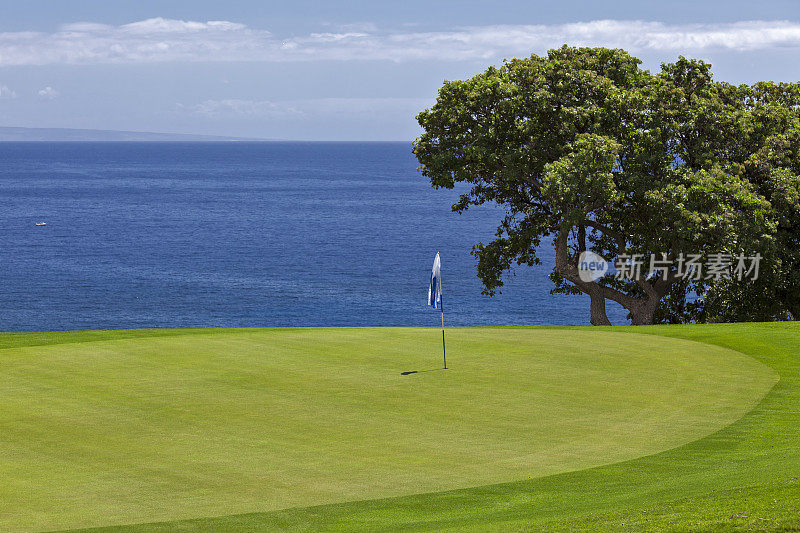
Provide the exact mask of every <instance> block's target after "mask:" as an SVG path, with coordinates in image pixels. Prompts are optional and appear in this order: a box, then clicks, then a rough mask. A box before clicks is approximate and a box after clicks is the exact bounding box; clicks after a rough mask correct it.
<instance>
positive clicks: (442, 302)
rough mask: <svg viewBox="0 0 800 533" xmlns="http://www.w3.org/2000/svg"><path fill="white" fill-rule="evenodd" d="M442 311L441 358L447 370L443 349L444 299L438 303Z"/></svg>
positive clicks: (445, 352) (445, 354)
mask: <svg viewBox="0 0 800 533" xmlns="http://www.w3.org/2000/svg"><path fill="white" fill-rule="evenodd" d="M439 306H440V307H441V310H442V358H443V359H444V369H445V370H447V350H446V349H445V347H444V297H442V298H441V300H440V301H439Z"/></svg>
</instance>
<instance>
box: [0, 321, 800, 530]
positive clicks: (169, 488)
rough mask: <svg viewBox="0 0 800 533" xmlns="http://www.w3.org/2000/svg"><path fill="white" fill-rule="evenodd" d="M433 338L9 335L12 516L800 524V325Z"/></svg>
mask: <svg viewBox="0 0 800 533" xmlns="http://www.w3.org/2000/svg"><path fill="white" fill-rule="evenodd" d="M439 342H440V337H439V336H438V333H437V331H436V330H430V329H413V328H409V329H405V328H388V329H384V328H363V329H358V328H354V329H351V328H333V329H253V330H250V329H248V330H146V331H145V330H142V331H119V332H71V333H56V334H42V333H39V334H2V335H0V365H2V372H0V530H3V531H5V530H11V531H13V530H56V529H62V530H66V529H77V528H87V527H95V526H109V527H108V528H107V530H110V531H111V530H113V531H196V530H202V531H224V530H232V529H235V530H259V529H261V530H274V529H296V530H308V531H317V530H336V529H348V530H351V529H363V530H371V531H372V530H380V529H417V530H446V529H451V530H469V529H472V530H479V531H484V530H497V531H507V530H531V529H534V530H542V529H550V530H564V529H577V530H586V531H599V530H626V529H627V530H643V529H644V530H646V529H653V530H661V529H674V530H708V529H725V528H728V529H730V530H738V529H753V530H781V528H783V530H792V528H798V529H800V519H798V518H797V516H798V514H800V511H799V509H800V483H798V479H797V476H800V415H798V412H799V411H798V408H800V353H798V352H800V328H798V327H796V326H795V325H794V324H754V325H716V326H687V327H647V328H645V327H639V328H614V329H610V328H609V329H599V328H595V329H582V328H575V329H565V328H554V329H547V328H463V329H452V330H450V333H449V344H448V348H449V353H450V354H451V357H450V361H449V363H450V365H451V366H452V368H450V369H448V370H447V371H444V370H436V368H437V366H438V357H439V351H438V350H439V344H438V343H439ZM405 370H431V371H430V372H420V373H418V374H412V375H409V376H401V375H400V372H401V371H405ZM122 524H133V525H128V526H125V525H122ZM136 524H139V525H136Z"/></svg>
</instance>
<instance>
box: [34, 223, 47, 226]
mask: <svg viewBox="0 0 800 533" xmlns="http://www.w3.org/2000/svg"><path fill="white" fill-rule="evenodd" d="M36 225H37V226H46V225H47V222H37V223H36Z"/></svg>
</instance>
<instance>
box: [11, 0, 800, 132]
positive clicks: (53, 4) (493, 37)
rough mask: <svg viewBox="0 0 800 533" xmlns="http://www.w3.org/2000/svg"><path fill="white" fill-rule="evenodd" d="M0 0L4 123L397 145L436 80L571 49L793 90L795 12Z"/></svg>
mask: <svg viewBox="0 0 800 533" xmlns="http://www.w3.org/2000/svg"><path fill="white" fill-rule="evenodd" d="M0 2H1V4H0V5H2V11H1V12H2V18H0V126H16V127H43V128H90V129H115V130H132V131H153V132H171V133H194V134H207V135H225V136H236V137H254V138H268V139H291V140H403V141H406V140H411V139H413V138H414V137H416V136H417V135H418V134H419V128H418V126H417V124H416V121H415V120H414V116H415V115H416V114H417V113H418V112H419V111H420V110H422V109H424V108H426V107H429V106H430V105H431V104H432V103H433V102H434V100H435V97H436V92H437V90H438V88H439V87H440V86H441V84H442V81H443V80H444V79H461V78H466V77H469V76H472V75H474V74H477V73H479V72H481V71H483V70H485V69H486V68H487V67H488V66H490V65H497V64H499V63H500V62H501V61H502V60H503V59H504V58H510V57H526V56H528V55H530V54H531V53H536V54H543V53H545V52H546V51H547V50H548V49H550V48H555V47H558V46H561V45H562V44H565V43H566V44H571V45H587V46H609V47H620V48H625V49H626V50H628V51H630V52H631V53H632V54H634V55H635V56H637V57H639V58H640V59H642V61H643V66H644V67H645V68H649V69H651V70H658V68H659V65H660V64H661V63H662V62H664V61H673V60H674V59H676V58H677V56H678V55H685V56H688V57H698V58H702V59H705V60H707V61H710V62H711V63H712V64H713V66H714V67H713V70H714V73H715V76H716V78H717V79H720V80H725V81H729V82H732V83H752V82H755V81H759V80H775V81H797V80H800V1H798V0H762V1H760V2H753V1H752V0H749V1H746V2H745V1H740V0H726V1H717V0H712V1H701V0H694V1H691V2H690V1H682V0H681V1H673V2H669V1H650V0H638V1H628V0H622V1H616V2H603V1H598V0H593V1H588V0H587V1H577V0H560V1H552V0H550V1H547V2H540V1H508V0H497V1H493V2H474V1H445V2H437V1H435V0H428V1H418V0H403V1H391V2H384V1H380V0H373V1H350V2H333V1H328V2H321V1H319V2H312V1H308V0H293V1H291V2H283V1H282V2H273V1H257V0H228V1H225V2H221V1H219V0H214V1H208V0H193V1H169V0H162V1H159V2H155V1H151V0H138V1H135V2H134V1H127V0H117V1H109V0H104V1H96V0H80V1H73V0H26V1H25V2H18V1H14V2H11V1H9V0H0Z"/></svg>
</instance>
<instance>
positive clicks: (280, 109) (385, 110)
mask: <svg viewBox="0 0 800 533" xmlns="http://www.w3.org/2000/svg"><path fill="white" fill-rule="evenodd" d="M432 104H433V100H431V99H426V98H309V99H304V100H283V101H270V100H246V99H222V100H205V101H203V102H200V103H198V104H194V105H185V104H177V107H178V109H179V110H180V111H182V112H184V113H186V114H189V115H193V116H197V117H203V118H254V119H257V118H291V119H298V120H302V119H306V118H311V117H313V118H315V119H319V118H321V117H322V118H324V117H328V118H337V117H360V118H370V117H375V118H377V117H385V116H386V115H393V114H399V115H401V116H404V117H407V116H412V115H414V114H415V113H417V112H419V111H420V110H421V109H424V108H426V107H430V106H431V105H432Z"/></svg>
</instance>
